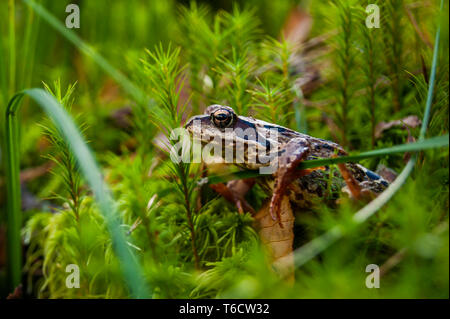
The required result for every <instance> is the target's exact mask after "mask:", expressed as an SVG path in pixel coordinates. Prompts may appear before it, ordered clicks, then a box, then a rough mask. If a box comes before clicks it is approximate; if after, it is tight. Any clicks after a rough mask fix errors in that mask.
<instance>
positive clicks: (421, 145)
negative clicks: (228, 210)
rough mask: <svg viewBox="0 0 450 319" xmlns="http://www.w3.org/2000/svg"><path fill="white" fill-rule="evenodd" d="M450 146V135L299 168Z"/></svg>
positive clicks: (213, 179) (216, 178)
mask: <svg viewBox="0 0 450 319" xmlns="http://www.w3.org/2000/svg"><path fill="white" fill-rule="evenodd" d="M448 145H449V135H448V134H446V135H442V136H437V137H432V138H429V139H426V140H420V141H418V142H415V143H409V144H402V145H396V146H393V147H388V148H382V149H378V150H373V151H368V152H363V153H360V154H356V155H350V156H340V157H336V158H324V159H318V160H310V161H305V162H302V163H301V164H300V165H299V166H298V168H299V169H306V168H314V167H319V166H325V165H333V164H339V163H348V162H358V161H361V160H363V159H367V158H372V157H382V156H387V155H391V154H396V153H406V152H419V151H423V150H427V149H431V148H438V147H445V146H448ZM258 176H260V174H259V172H258V171H257V170H255V171H240V172H235V173H230V174H223V175H211V176H210V177H208V184H216V183H220V182H225V181H229V180H232V179H242V178H250V177H258Z"/></svg>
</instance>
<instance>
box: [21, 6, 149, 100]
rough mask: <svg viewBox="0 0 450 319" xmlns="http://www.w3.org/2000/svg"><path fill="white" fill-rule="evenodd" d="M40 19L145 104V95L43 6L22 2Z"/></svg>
mask: <svg viewBox="0 0 450 319" xmlns="http://www.w3.org/2000/svg"><path fill="white" fill-rule="evenodd" d="M23 1H24V2H25V3H26V4H27V5H28V6H30V7H31V8H32V9H33V10H34V11H35V12H36V13H37V14H38V15H39V16H40V17H41V18H43V19H44V20H45V21H46V22H47V23H48V24H50V25H51V26H52V27H53V28H54V29H55V30H56V31H58V32H59V33H61V34H62V35H63V36H64V37H65V38H66V39H67V40H69V41H70V42H72V43H73V45H75V46H76V47H77V48H78V49H79V50H80V51H81V52H82V53H84V54H85V55H86V56H88V57H90V58H91V59H92V60H94V61H95V62H96V63H97V64H98V65H99V66H100V67H101V68H102V69H103V70H104V71H105V72H106V73H108V74H109V75H110V76H111V77H112V78H113V79H114V80H115V81H116V82H117V83H119V84H120V85H121V86H122V87H123V89H124V90H125V91H126V92H127V93H128V94H129V95H130V96H131V97H132V98H133V99H134V100H135V101H137V102H139V103H146V101H147V100H148V99H147V98H146V94H145V93H144V92H143V91H142V90H141V89H139V88H138V87H137V86H136V85H135V84H134V83H133V82H131V81H130V80H129V79H128V78H127V77H126V76H125V75H124V74H123V73H122V72H120V71H119V70H117V69H116V68H114V67H113V66H112V65H111V64H110V63H109V62H108V61H107V60H106V59H105V58H104V57H103V56H101V55H100V54H99V53H97V52H96V51H95V50H94V49H93V48H92V47H91V46H90V45H89V44H87V43H86V42H84V41H83V40H82V39H81V38H80V37H79V36H78V35H77V34H76V33H75V32H74V31H73V30H71V29H67V28H66V27H65V25H64V24H63V23H62V22H60V21H59V20H58V19H56V18H55V16H53V15H52V14H51V13H50V12H48V11H47V10H46V9H45V8H44V7H43V6H41V5H40V4H37V3H36V2H34V1H33V0H23Z"/></svg>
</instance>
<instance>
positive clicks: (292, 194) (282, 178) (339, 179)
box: [185, 104, 388, 219]
mask: <svg viewBox="0 0 450 319" xmlns="http://www.w3.org/2000/svg"><path fill="white" fill-rule="evenodd" d="M194 123H195V124H196V125H194ZM185 127H186V129H187V130H188V131H189V132H190V133H191V134H192V135H193V136H194V138H197V139H200V141H201V142H202V143H203V144H207V143H213V142H216V143H217V142H218V143H222V146H225V147H223V148H222V149H225V148H226V147H231V148H236V143H238V142H241V143H243V144H244V145H245V146H246V147H245V148H244V155H243V156H244V160H243V162H241V163H234V164H235V165H238V166H240V167H243V168H245V169H257V168H260V167H262V166H267V165H268V163H261V162H260V161H259V160H258V158H257V157H256V160H255V158H254V157H255V156H256V155H255V154H249V149H252V148H251V147H248V146H250V145H252V146H254V148H253V149H256V150H258V151H260V150H262V151H263V152H266V153H271V152H275V153H277V155H278V156H279V164H278V170H277V171H276V172H275V174H273V175H268V176H265V177H263V178H260V179H258V180H257V182H258V183H259V184H260V185H261V186H262V188H263V189H264V190H265V191H266V193H267V194H268V195H269V196H272V204H271V214H272V217H274V219H276V215H277V214H276V210H278V209H279V206H280V204H281V197H282V196H284V195H287V196H289V199H290V201H291V203H293V205H294V206H295V207H299V208H309V207H312V206H313V205H314V203H315V202H317V200H320V199H323V198H324V197H325V196H326V191H327V185H328V183H329V182H330V180H331V181H332V185H334V186H333V187H334V188H336V187H340V188H342V189H343V190H344V191H346V192H348V193H349V194H350V195H354V192H353V191H352V188H353V190H354V189H355V188H356V189H358V192H360V193H373V194H378V193H381V192H382V191H383V190H384V189H385V188H386V187H387V186H388V182H387V181H386V180H384V179H383V178H382V177H380V176H378V175H377V174H375V173H374V172H372V171H370V170H368V169H367V168H365V167H363V166H361V165H359V164H354V163H347V164H341V166H340V170H334V171H333V170H332V169H330V167H322V168H320V169H316V170H307V171H303V172H302V171H301V170H298V169H296V166H298V164H299V163H300V162H301V161H304V160H312V159H318V158H331V157H336V156H342V155H347V152H346V151H345V150H344V149H343V148H342V147H341V146H340V145H338V144H336V143H333V142H330V141H327V140H324V139H320V138H315V137H312V136H309V135H306V134H302V133H299V132H296V131H293V130H291V129H288V128H286V127H282V126H279V125H276V124H272V123H268V122H265V121H261V120H257V119H254V118H252V117H245V116H239V115H237V114H236V112H235V111H234V110H233V109H232V108H231V107H229V106H222V105H217V104H216V105H211V106H209V107H208V108H207V109H206V110H205V113H204V115H199V116H194V117H192V118H191V119H190V120H189V121H188V122H187V124H186V126H185ZM238 128H240V129H242V130H244V131H245V130H246V129H248V128H250V129H252V130H253V131H254V132H256V133H255V134H254V135H253V136H243V134H239V133H236V132H240V131H239V130H236V129H238ZM226 129H232V130H229V131H231V132H230V133H225V131H226ZM270 130H276V132H277V133H278V134H277V141H276V142H274V141H273V140H271V141H268V140H270V134H268V132H269V131H270ZM218 136H220V137H221V138H219V139H217V137H218ZM268 136H269V137H268ZM269 142H272V144H271V145H270V148H269ZM223 155H224V154H222V156H223ZM250 159H254V160H253V161H251V160H250ZM330 173H331V174H332V178H331V179H330ZM348 173H349V174H348ZM343 175H349V176H347V179H346V178H344V177H343ZM349 178H350V179H351V180H350V181H349V182H348V179H349ZM344 181H345V182H347V187H345V184H346V183H345V182H344ZM349 183H350V184H353V185H349ZM349 188H350V190H349ZM334 191H336V192H337V193H338V192H339V190H336V189H335V190H334Z"/></svg>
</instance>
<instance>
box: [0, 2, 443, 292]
mask: <svg viewBox="0 0 450 319" xmlns="http://www.w3.org/2000/svg"><path fill="white" fill-rule="evenodd" d="M244 2H245V3H244ZM332 2H333V1H330V2H328V1H325V2H320V3H319V2H310V3H309V4H305V3H303V4H302V5H303V6H304V8H307V9H308V10H309V11H310V12H311V15H312V17H313V19H314V25H313V29H312V34H311V35H312V36H321V35H323V34H326V33H328V32H329V31H330V30H331V29H333V30H335V29H336V30H340V33H337V34H336V33H331V34H330V35H329V36H328V37H327V39H326V41H325V42H323V43H322V44H321V45H320V46H318V47H314V48H312V49H311V50H310V51H308V52H303V53H304V54H306V55H307V56H308V57H309V58H311V57H312V60H311V63H312V64H311V65H312V66H315V67H317V68H318V71H319V73H320V80H321V81H322V82H321V83H322V84H321V85H320V86H318V87H316V88H315V89H314V90H313V91H311V92H306V93H304V92H303V91H302V90H301V88H299V87H298V86H295V85H294V82H295V80H296V78H297V77H299V76H302V75H303V73H302V72H303V71H302V70H300V71H299V70H295V69H294V67H295V65H294V64H292V62H293V60H291V59H290V57H291V55H292V54H293V51H292V48H291V47H290V45H289V44H288V43H287V42H286V41H285V40H284V39H281V40H277V39H275V38H271V37H270V36H269V34H270V35H272V36H274V35H278V34H279V31H280V30H279V28H280V27H281V25H282V22H283V21H284V19H285V18H286V16H287V15H288V13H289V9H290V2H289V1H280V2H279V3H277V4H274V3H272V2H269V1H261V3H258V5H257V6H255V5H253V6H251V4H252V3H253V4H254V2H253V1H247V2H246V1H242V3H240V5H239V6H238V5H234V6H232V5H231V4H230V5H229V7H228V9H229V11H220V10H219V11H217V12H215V11H214V10H211V8H210V7H208V5H203V4H195V3H194V2H192V3H191V4H190V5H189V6H187V7H182V6H181V5H178V4H177V3H175V1H167V2H164V4H163V3H159V2H158V3H156V2H155V3H153V2H152V3H151V4H148V3H146V2H145V1H139V0H133V1H129V2H127V3H126V4H125V2H117V3H116V4H114V5H111V7H110V9H111V10H110V14H109V15H107V16H104V19H103V20H102V21H97V20H96V19H95V18H93V16H95V15H94V14H88V13H87V12H88V11H89V12H92V13H93V12H96V13H101V12H104V9H105V7H106V6H107V5H108V4H107V2H106V1H98V2H96V3H89V4H86V6H88V7H84V6H85V4H84V2H83V4H82V6H83V7H82V10H81V11H82V15H83V19H82V28H81V29H79V30H68V29H66V28H65V26H64V24H63V23H62V21H63V19H61V16H60V15H59V14H58V12H63V11H64V4H63V3H56V2H52V1H46V0H43V1H33V0H24V1H23V2H20V1H16V2H15V1H9V2H8V3H7V4H6V3H2V4H0V6H2V7H1V8H7V7H8V5H9V9H8V10H2V11H1V13H0V18H2V17H3V18H5V19H3V20H0V21H1V22H0V44H1V45H0V58H1V60H0V72H1V74H0V79H1V81H0V86H1V88H0V92H1V99H2V102H3V104H2V105H5V107H6V105H7V102H8V101H10V102H9V104H8V106H7V107H6V108H4V109H2V116H3V115H4V114H6V117H5V118H1V119H0V120H1V122H2V123H1V125H0V127H2V134H3V135H2V144H0V146H1V147H2V149H1V150H2V155H3V156H2V159H3V163H5V165H4V166H3V167H2V172H4V173H5V178H0V190H4V189H7V190H8V192H7V195H6V197H5V199H4V200H3V201H0V206H2V208H3V207H5V206H7V214H1V216H0V227H2V225H1V223H2V222H4V225H5V224H7V229H8V232H7V240H6V243H7V246H8V247H7V248H8V250H7V251H8V257H7V262H8V272H7V273H5V269H4V268H3V269H2V267H1V265H0V279H1V278H2V277H3V278H6V279H7V280H8V281H9V285H8V286H6V285H4V284H3V283H2V282H1V280H0V287H1V291H0V294H2V295H6V294H7V293H8V292H10V291H11V290H12V289H13V288H14V287H16V286H17V285H18V283H23V284H25V288H26V294H27V295H29V296H32V297H43V298H120V297H153V298H202V297H203V298H214V297H228V298H239V297H241V298H323V297H325V298H335V297H337V298H345V297H352V298H355V297H356V298H362V297H367V298H380V297H393V298H399V297H400V298H430V297H437V298H448V199H447V197H448V145H449V137H448V54H447V53H448V18H446V17H441V15H440V14H439V13H438V12H439V11H441V12H445V9H448V4H444V2H443V1H441V3H440V6H439V3H438V2H437V1H435V2H436V3H434V2H433V3H432V4H431V5H428V6H423V3H422V2H420V1H419V2H418V3H415V4H413V3H412V1H409V0H405V1H397V0H395V1H394V0H393V1H387V2H386V4H383V7H382V9H389V10H390V11H389V14H388V15H386V16H383V20H382V26H385V27H387V28H388V30H387V32H378V31H385V30H384V29H382V30H370V32H368V33H366V31H367V30H366V29H365V28H364V26H363V19H364V13H363V9H364V3H362V2H360V1H353V0H349V1H344V2H343V3H342V5H338V6H333V5H332V4H331V3H332ZM108 6H109V5H108ZM399 6H400V7H402V8H404V10H406V9H408V10H410V12H411V14H412V15H413V16H415V17H416V18H417V21H419V24H418V28H419V29H420V30H422V32H423V34H425V35H424V36H429V35H431V34H435V35H436V36H435V40H434V48H433V49H430V47H429V45H428V44H427V43H424V42H423V41H422V39H421V37H419V36H417V34H416V32H417V31H416V29H415V28H414V27H413V26H412V24H411V23H410V22H409V20H408V16H407V15H406V13H405V12H404V10H401V9H400V10H393V9H395V8H397V7H399ZM250 8H251V9H250ZM125 11H126V12H127V14H128V15H129V16H134V17H135V19H133V20H127V19H123V12H125ZM18 12H21V13H26V14H18ZM143 12H146V14H143ZM267 12H270V13H271V14H270V15H267ZM268 16H269V17H270V19H269V18H268ZM394 16H395V17H396V19H397V20H398V21H392V20H386V19H389V18H390V17H391V18H392V17H394ZM419 17H420V19H419ZM262 19H264V20H262ZM261 21H264V23H261ZM13 26H14V27H13ZM275 26H276V27H275ZM441 28H442V30H441ZM440 32H442V36H441V35H440ZM399 37H400V38H402V39H404V40H402V41H400V40H399ZM430 38H431V37H430ZM410 40H411V41H410ZM432 41H433V40H432V39H430V42H432ZM381 44H382V45H381ZM146 48H148V49H146ZM360 53H362V54H360ZM408 56H412V57H414V59H406V58H405V57H408ZM385 60H386V61H390V62H392V61H395V63H397V64H396V66H395V67H392V65H391V64H392V63H391V64H388V65H387V64H386V63H384V62H385ZM422 60H423V61H424V62H423V63H422V62H421V61H422ZM389 65H391V67H389ZM296 72H297V73H296ZM59 79H61V80H59ZM55 81H57V82H56V83H58V85H57V86H56V87H55V90H54V91H51V90H50V91H49V92H50V93H51V92H53V93H52V94H54V96H52V94H49V93H47V92H45V91H44V90H42V89H39V88H38V87H39V86H40V85H41V84H40V83H42V82H44V83H51V82H55ZM74 82H77V83H78V84H77V87H76V89H74V88H73V87H72V86H71V85H69V86H68V87H69V89H68V94H67V95H64V94H62V93H61V84H60V83H74ZM29 86H31V87H35V88H33V89H26V88H27V87H29ZM46 88H47V89H49V88H48V87H47V86H46ZM17 91H19V92H20V93H17V94H15V93H16V92H17ZM25 96H28V97H30V98H31V101H32V103H31V105H37V106H39V107H40V109H42V110H44V112H45V114H46V115H47V116H48V118H49V119H50V120H51V121H52V122H49V121H48V120H45V121H43V122H41V115H40V112H37V111H36V110H38V109H37V108H33V107H27V108H23V110H22V111H20V112H19V109H20V105H21V103H23V104H25V105H26V104H28V103H27V101H26V100H24V99H23V98H24V97H25ZM69 98H70V101H69V100H68V99H69ZM72 102H73V104H72ZM212 103H220V104H227V105H231V106H233V107H234V108H235V109H238V110H239V111H240V113H242V114H244V115H252V116H255V117H257V118H261V119H265V120H268V121H270V122H275V123H277V124H280V125H284V126H287V127H290V128H294V129H297V130H298V131H302V132H306V130H307V131H308V134H310V135H313V136H316V137H321V138H326V139H330V140H334V141H336V142H339V143H341V144H345V145H346V148H347V149H348V150H350V152H349V154H350V155H349V156H343V157H339V158H333V159H318V160H312V161H306V162H304V163H302V164H301V166H300V167H299V168H300V169H305V168H314V167H318V166H323V165H331V166H333V165H335V164H337V163H342V162H347V161H353V162H361V163H362V164H363V165H365V166H367V167H368V168H370V169H373V170H374V169H375V168H376V166H377V165H378V164H384V165H386V166H388V167H390V168H393V169H394V170H396V171H400V170H401V173H400V174H399V175H398V177H397V179H396V180H395V182H393V183H392V184H391V185H390V187H389V188H388V189H387V190H386V191H385V192H384V193H383V194H382V195H380V196H379V197H377V198H376V199H375V200H373V201H372V202H370V203H368V204H363V203H353V202H351V201H349V200H347V199H345V198H342V201H341V204H340V205H339V206H334V205H331V206H328V205H325V204H323V203H322V204H319V205H318V206H317V207H316V208H312V209H311V210H312V211H311V212H309V211H302V212H297V217H296V230H297V232H296V239H295V248H296V249H297V250H296V252H295V261H296V264H297V266H298V268H297V270H296V277H297V282H296V283H295V285H293V286H288V285H286V284H285V283H284V282H283V281H282V280H280V278H279V277H277V276H276V275H275V274H274V273H273V272H272V271H271V270H270V267H269V265H268V263H267V260H266V257H265V255H264V253H263V250H262V249H261V247H260V243H259V241H258V237H257V234H256V232H255V230H254V229H253V228H252V221H253V219H252V217H251V216H250V215H248V214H245V215H239V214H238V213H237V212H236V209H235V207H233V206H232V205H229V204H228V203H227V202H226V201H225V200H224V199H223V198H219V197H218V196H217V194H215V193H214V192H212V190H210V189H209V188H208V186H207V184H205V183H204V180H202V181H203V182H202V183H201V184H199V183H197V182H198V181H199V180H200V178H204V177H208V180H207V182H208V183H217V182H223V181H227V180H230V179H236V178H247V177H256V176H258V174H257V173H255V172H252V171H244V172H231V173H230V172H228V171H227V172H225V173H224V172H223V171H219V172H215V171H214V169H211V170H208V171H206V170H204V167H203V166H200V165H185V164H175V163H173V162H171V161H170V159H169V157H168V153H167V151H166V150H165V148H164V146H162V145H163V144H166V145H171V143H175V142H176V141H168V140H165V139H164V137H163V135H165V137H168V133H169V132H170V130H171V129H173V128H176V127H178V126H181V125H182V124H183V123H184V121H185V120H186V119H187V118H188V117H189V116H190V115H194V114H198V113H200V112H201V111H202V110H203V109H204V107H205V106H206V105H208V104H212ZM69 105H72V106H71V107H70V106H69ZM424 105H425V108H424ZM123 107H127V108H129V109H130V110H131V111H130V112H129V113H120V112H123V110H124V109H125V108H123ZM116 110H119V113H117V114H127V115H117V114H116V113H115V111H116ZM127 112H128V111H127ZM68 113H70V114H71V115H69V114H68ZM407 115H417V116H418V117H419V118H422V124H421V127H420V128H419V127H411V128H408V129H404V128H402V127H394V128H392V129H390V130H387V131H385V132H384V133H383V134H382V135H381V136H380V137H378V138H377V137H375V133H374V132H375V126H376V123H377V122H379V121H386V122H387V121H391V120H398V119H401V118H404V117H405V116H407ZM72 117H73V118H75V122H76V123H79V119H80V118H81V119H82V121H81V122H82V123H83V124H82V125H81V130H80V129H79V128H77V126H75V124H74V121H73V120H72V119H71V118H72ZM119 120H120V121H122V122H120V123H122V124H120V125H119V124H118V122H116V121H119ZM350 120H351V123H350ZM123 121H125V122H123ZM19 122H20V123H19ZM36 122H41V125H39V126H37V125H33V123H36ZM123 123H125V124H123ZM3 128H5V129H3ZM81 131H82V134H81V133H80V132H81ZM83 136H85V138H84V137H83ZM409 136H412V137H416V138H417V141H411V140H408V138H409ZM86 141H88V142H89V146H88V144H87V142H86ZM35 145H39V148H36V146H35ZM48 145H50V146H48ZM91 149H92V150H93V151H91ZM94 152H95V154H96V156H95V157H96V158H97V160H98V162H99V163H100V165H101V167H102V170H101V171H100V169H99V166H98V164H97V161H96V160H94V158H95V157H94V156H93V155H92V153H94ZM406 153H409V155H410V156H411V158H410V159H409V160H406V159H407V157H404V156H405V154H406ZM49 159H50V160H51V161H53V162H55V163H56V165H55V166H54V167H52V169H51V170H52V172H53V174H48V173H46V174H42V175H38V177H34V178H32V179H30V180H28V181H26V182H24V183H22V187H26V188H25V189H28V190H30V191H31V193H32V194H33V196H35V197H36V199H37V202H38V203H39V205H38V206H36V207H34V208H32V209H26V210H24V211H22V210H21V207H20V206H21V191H20V188H21V182H20V177H19V174H20V172H24V170H25V169H28V168H32V170H30V171H34V170H35V169H37V170H39V167H40V166H41V165H44V164H45V163H46V161H47V160H49ZM24 176H25V175H24ZM77 176H79V179H78V177H77ZM329 191H330V193H331V191H332V185H330V188H329ZM2 193H5V192H2ZM23 196H24V198H25V197H26V196H29V195H28V194H27V193H26V192H25V193H24V194H23ZM265 197H266V195H265V194H264V193H263V192H262V190H261V189H260V188H259V187H255V188H254V189H253V190H252V191H251V192H250V194H249V195H248V196H247V199H248V201H249V202H250V203H251V204H252V206H254V207H255V208H258V207H259V206H260V205H261V204H262V202H263V201H264V200H265V199H266V198H265ZM113 198H115V199H116V200H113ZM338 240H339V242H337V241H338ZM23 248H25V251H24V252H25V254H24V255H22V249H23ZM0 250H2V245H1V244H0ZM319 254H320V258H316V256H317V255H319ZM446 260H447V261H446ZM70 263H76V264H78V265H79V266H80V268H81V271H82V273H83V274H84V275H83V279H82V283H81V288H80V289H78V290H70V291H69V289H65V288H64V287H65V284H64V282H65V272H64V268H65V265H67V264H70ZM371 263H376V264H378V265H380V266H381V269H382V273H383V275H382V289H379V290H377V291H375V289H373V290H368V289H366V288H365V286H364V278H365V276H366V273H365V266H366V265H367V264H371ZM392 265H393V266H392ZM430 274H431V275H430ZM6 287H7V288H6ZM417 287H420V288H421V289H418V288H417Z"/></svg>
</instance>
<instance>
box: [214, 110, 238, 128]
mask: <svg viewBox="0 0 450 319" xmlns="http://www.w3.org/2000/svg"><path fill="white" fill-rule="evenodd" d="M211 121H212V122H213V124H214V125H215V126H217V127H218V128H225V127H229V126H231V125H232V124H233V121H234V113H233V112H231V111H230V110H227V109H218V110H216V111H214V112H213V113H211Z"/></svg>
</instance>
